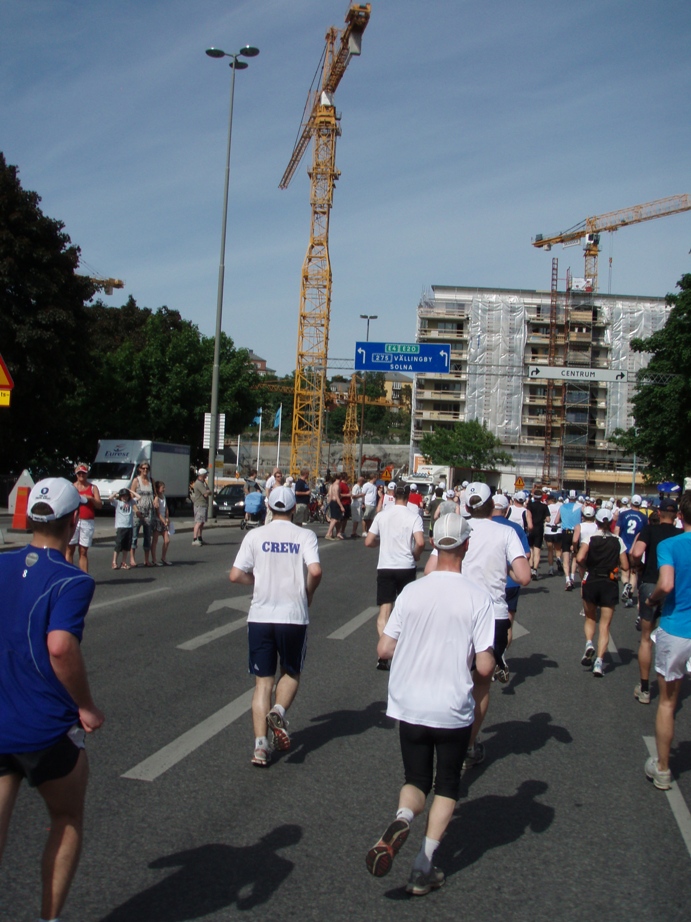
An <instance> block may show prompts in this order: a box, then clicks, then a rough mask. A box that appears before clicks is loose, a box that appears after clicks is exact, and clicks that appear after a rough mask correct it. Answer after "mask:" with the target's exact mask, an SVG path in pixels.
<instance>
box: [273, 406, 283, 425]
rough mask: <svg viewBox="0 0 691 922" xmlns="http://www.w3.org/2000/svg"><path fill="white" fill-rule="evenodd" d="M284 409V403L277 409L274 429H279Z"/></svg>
mask: <svg viewBox="0 0 691 922" xmlns="http://www.w3.org/2000/svg"><path fill="white" fill-rule="evenodd" d="M282 410H283V404H281V405H280V407H279V408H278V409H277V410H276V415H275V416H274V429H278V428H279V426H280V425H281V416H282V413H281V411H282Z"/></svg>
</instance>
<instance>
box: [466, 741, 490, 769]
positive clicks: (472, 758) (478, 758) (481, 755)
mask: <svg viewBox="0 0 691 922" xmlns="http://www.w3.org/2000/svg"><path fill="white" fill-rule="evenodd" d="M484 761H485V747H484V746H483V744H482V743H475V745H474V746H469V747H468V751H467V752H466V754H465V759H463V768H472V767H473V766H474V765H480V764H481V763H482V762H484Z"/></svg>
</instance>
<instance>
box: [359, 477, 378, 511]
mask: <svg viewBox="0 0 691 922" xmlns="http://www.w3.org/2000/svg"><path fill="white" fill-rule="evenodd" d="M362 492H363V494H364V497H365V505H366V506H376V505H377V485H376V483H372V482H371V481H367V483H366V484H365V485H364V486H363V488H362Z"/></svg>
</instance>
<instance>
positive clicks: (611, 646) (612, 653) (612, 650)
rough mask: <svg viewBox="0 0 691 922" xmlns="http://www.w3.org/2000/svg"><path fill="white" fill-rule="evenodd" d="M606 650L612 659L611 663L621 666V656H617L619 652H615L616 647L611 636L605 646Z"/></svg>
mask: <svg viewBox="0 0 691 922" xmlns="http://www.w3.org/2000/svg"><path fill="white" fill-rule="evenodd" d="M607 650H608V652H609V655H610V656H611V657H612V662H613V663H616V665H617V666H621V656H619V651H618V650H617V645H616V644H615V642H614V638H613V637H612V635H611V634H610V635H609V643H608V644H607Z"/></svg>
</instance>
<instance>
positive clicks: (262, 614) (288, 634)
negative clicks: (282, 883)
mask: <svg viewBox="0 0 691 922" xmlns="http://www.w3.org/2000/svg"><path fill="white" fill-rule="evenodd" d="M269 506H270V507H271V509H272V510H273V519H272V521H271V523H270V524H269V525H266V526H264V527H263V528H257V529H255V530H253V531H250V532H248V533H247V535H246V536H245V538H244V539H243V542H242V544H241V545H240V550H239V551H238V554H237V557H236V558H235V562H234V564H233V568H232V569H231V571H230V581H231V583H241V584H243V585H247V586H254V592H253V595H252V604H251V605H250V610H249V614H248V616H247V638H248V642H249V671H250V672H251V673H252V674H253V675H254V678H255V687H254V697H253V698H252V723H253V725H254V737H255V740H254V755H253V757H252V764H253V765H258V766H260V767H264V766H267V765H268V764H269V762H270V760H271V747H270V745H269V739H268V737H269V733H271V734H272V735H273V746H274V749H290V737H289V735H288V731H287V729H286V727H287V721H286V711H287V710H288V708H289V707H290V705H291V704H292V703H293V701H294V699H295V695H296V694H297V690H298V685H299V682H300V675H301V673H302V667H303V665H304V661H305V650H306V644H307V625H308V623H309V606H310V604H311V602H312V598H313V596H314V592H315V590H316V588H317V586H318V585H319V582H320V580H321V576H322V570H321V566H320V564H319V551H318V548H317V536H316V535H315V534H314V532H312V531H309V530H308V529H305V528H300V527H299V526H298V525H293V523H292V522H291V518H292V515H293V509H294V507H295V494H294V493H293V491H292V490H291V489H290V488H289V487H282V486H275V487H274V488H273V490H272V491H271V494H270V495H269ZM305 568H307V577H306V578H305ZM279 660H280V666H281V677H280V679H279V680H278V683H277V684H276V699H275V703H274V705H273V707H272V706H271V692H272V689H273V685H274V679H275V676H276V667H277V665H278V662H279Z"/></svg>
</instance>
